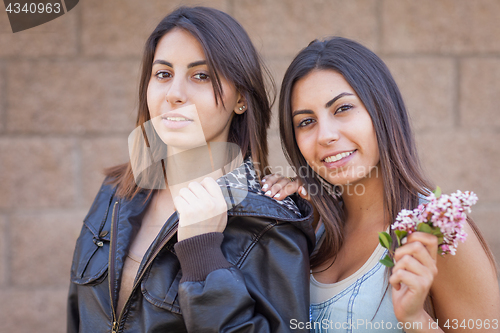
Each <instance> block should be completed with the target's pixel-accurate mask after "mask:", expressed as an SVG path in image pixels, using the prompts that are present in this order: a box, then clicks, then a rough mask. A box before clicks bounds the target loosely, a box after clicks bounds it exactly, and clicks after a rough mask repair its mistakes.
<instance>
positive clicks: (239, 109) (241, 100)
mask: <svg viewBox="0 0 500 333" xmlns="http://www.w3.org/2000/svg"><path fill="white" fill-rule="evenodd" d="M247 108H248V104H247V100H246V98H245V96H243V95H242V94H241V93H238V102H237V103H236V106H235V107H234V112H235V113H236V114H243V112H245V111H246V110H247Z"/></svg>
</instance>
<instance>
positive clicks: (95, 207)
mask: <svg viewBox="0 0 500 333" xmlns="http://www.w3.org/2000/svg"><path fill="white" fill-rule="evenodd" d="M108 181H109V179H108V178H106V179H104V181H103V182H102V184H101V187H100V188H99V191H98V192H97V194H96V196H95V198H94V201H93V203H92V205H91V206H90V209H89V211H88V213H87V215H86V216H85V218H84V219H83V221H84V222H85V223H86V224H87V225H88V226H89V225H90V226H92V221H94V220H95V219H96V218H98V219H102V217H103V216H106V215H107V212H108V210H109V206H110V205H111V203H112V200H113V198H114V196H115V193H116V186H114V185H110V184H109V183H108ZM99 222H100V220H99Z"/></svg>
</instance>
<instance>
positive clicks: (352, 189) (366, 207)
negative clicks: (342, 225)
mask: <svg viewBox="0 0 500 333" xmlns="http://www.w3.org/2000/svg"><path fill="white" fill-rule="evenodd" d="M342 199H343V201H344V209H345V212H346V231H348V230H366V231H368V230H373V229H376V230H378V231H383V230H385V228H386V227H387V223H386V221H385V219H384V184H383V181H382V177H381V176H378V177H375V176H373V177H367V178H363V179H362V180H360V181H358V182H356V183H354V184H349V185H346V186H344V191H343V194H342Z"/></svg>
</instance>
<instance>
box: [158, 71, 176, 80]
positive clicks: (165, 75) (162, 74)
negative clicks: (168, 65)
mask: <svg viewBox="0 0 500 333" xmlns="http://www.w3.org/2000/svg"><path fill="white" fill-rule="evenodd" d="M155 76H156V77H157V78H159V79H166V78H169V77H171V76H172V75H170V73H169V72H158V73H156V74H155Z"/></svg>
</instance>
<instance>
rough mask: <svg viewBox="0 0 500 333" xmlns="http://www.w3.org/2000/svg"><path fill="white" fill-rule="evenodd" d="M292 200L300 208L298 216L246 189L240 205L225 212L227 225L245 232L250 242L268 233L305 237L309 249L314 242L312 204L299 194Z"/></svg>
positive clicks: (291, 239) (295, 239)
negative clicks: (246, 191)
mask: <svg viewBox="0 0 500 333" xmlns="http://www.w3.org/2000/svg"><path fill="white" fill-rule="evenodd" d="M293 200H294V201H293V202H294V203H296V205H297V207H298V209H300V212H301V216H300V217H299V216H298V215H297V214H296V213H295V212H293V211H291V210H289V209H288V208H287V207H286V206H283V205H280V204H278V203H277V202H276V200H274V199H272V198H269V197H267V196H263V195H259V194H257V193H253V192H248V194H247V196H246V198H245V199H244V200H243V201H241V202H240V204H238V205H236V206H234V207H233V208H232V209H230V210H229V211H228V215H229V220H228V227H229V226H231V227H232V228H236V229H238V230H240V231H239V232H241V233H243V234H247V235H248V237H250V238H251V239H252V241H256V240H259V239H260V238H262V237H264V238H265V237H269V236H271V237H274V238H276V237H287V238H288V239H290V241H292V242H293V241H298V239H299V238H301V239H305V240H306V241H307V243H308V248H309V251H311V250H312V247H314V242H315V235H314V230H313V228H312V221H313V209H312V206H311V205H310V204H309V203H308V202H307V201H306V200H304V199H302V198H300V197H299V196H296V197H294V198H293ZM232 228H231V229H232Z"/></svg>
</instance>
